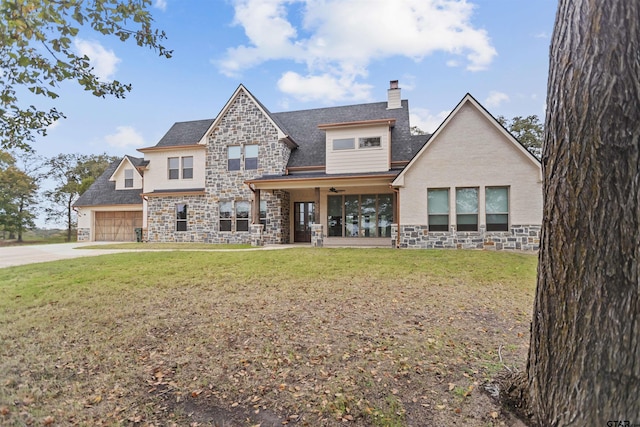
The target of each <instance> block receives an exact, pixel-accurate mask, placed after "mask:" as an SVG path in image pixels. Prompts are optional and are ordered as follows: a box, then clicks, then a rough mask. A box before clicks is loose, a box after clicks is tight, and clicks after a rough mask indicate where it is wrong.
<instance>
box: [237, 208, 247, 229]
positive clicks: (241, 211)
mask: <svg viewBox="0 0 640 427" xmlns="http://www.w3.org/2000/svg"><path fill="white" fill-rule="evenodd" d="M249 206H250V204H249V202H245V201H241V202H236V231H249Z"/></svg>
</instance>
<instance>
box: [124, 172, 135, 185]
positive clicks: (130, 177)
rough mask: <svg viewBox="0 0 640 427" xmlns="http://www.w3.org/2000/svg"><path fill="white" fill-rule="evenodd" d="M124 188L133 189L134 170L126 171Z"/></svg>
mask: <svg viewBox="0 0 640 427" xmlns="http://www.w3.org/2000/svg"><path fill="white" fill-rule="evenodd" d="M124 188H133V169H125V170H124Z"/></svg>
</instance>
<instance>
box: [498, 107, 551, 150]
mask: <svg viewBox="0 0 640 427" xmlns="http://www.w3.org/2000/svg"><path fill="white" fill-rule="evenodd" d="M496 119H497V120H498V121H499V122H500V124H501V125H502V126H504V127H505V128H506V129H507V130H508V131H509V132H511V134H512V135H513V136H514V137H515V138H516V139H517V140H518V141H520V143H521V144H522V145H524V147H525V148H526V149H527V150H529V151H530V152H531V153H533V154H534V155H535V156H536V157H537V158H540V156H541V154H542V141H543V139H544V124H543V123H540V119H539V118H538V116H536V115H535V114H534V115H532V116H527V117H521V116H516V117H514V118H512V119H511V120H507V119H506V118H505V117H504V116H498V117H497V118H496Z"/></svg>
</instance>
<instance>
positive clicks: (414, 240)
mask: <svg viewBox="0 0 640 427" xmlns="http://www.w3.org/2000/svg"><path fill="white" fill-rule="evenodd" d="M540 229H541V227H540V226H539V225H513V226H511V228H510V231H504V232H499V231H486V230H485V229H484V226H481V227H480V230H479V231H476V232H470V231H469V232H467V231H465V232H463V231H460V232H456V231H455V230H452V231H449V232H446V231H435V232H429V230H428V226H426V225H401V226H400V239H399V242H400V243H399V246H400V248H409V249H490V250H504V249H510V250H523V251H536V250H538V249H539V248H540ZM391 237H392V245H393V246H395V245H396V242H397V237H398V226H397V225H394V226H393V227H392V228H391Z"/></svg>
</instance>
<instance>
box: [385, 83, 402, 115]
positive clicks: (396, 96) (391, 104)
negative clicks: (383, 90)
mask: <svg viewBox="0 0 640 427" xmlns="http://www.w3.org/2000/svg"><path fill="white" fill-rule="evenodd" d="M394 108H402V101H401V98H400V88H399V87H398V81H397V80H391V81H390V82H389V90H388V91H387V110H392V109H394Z"/></svg>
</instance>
